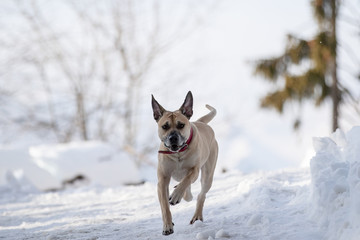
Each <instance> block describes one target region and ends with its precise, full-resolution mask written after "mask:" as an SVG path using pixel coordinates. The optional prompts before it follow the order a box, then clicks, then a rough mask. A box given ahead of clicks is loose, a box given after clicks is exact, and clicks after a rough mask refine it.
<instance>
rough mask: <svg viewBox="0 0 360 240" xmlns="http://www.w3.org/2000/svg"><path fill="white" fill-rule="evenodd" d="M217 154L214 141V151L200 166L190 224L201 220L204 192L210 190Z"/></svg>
mask: <svg viewBox="0 0 360 240" xmlns="http://www.w3.org/2000/svg"><path fill="white" fill-rule="evenodd" d="M217 154H218V148H217V143H216V147H215V148H214V151H213V152H212V153H211V154H210V157H209V159H208V161H207V162H206V163H205V164H204V166H203V167H202V168H201V191H200V193H199V195H198V198H197V203H196V210H195V213H194V216H193V218H192V219H191V221H190V224H193V223H194V222H195V221H196V220H201V221H203V208H204V202H205V198H206V193H207V192H208V191H209V190H210V188H211V185H212V182H213V177H214V172H215V166H216V161H217Z"/></svg>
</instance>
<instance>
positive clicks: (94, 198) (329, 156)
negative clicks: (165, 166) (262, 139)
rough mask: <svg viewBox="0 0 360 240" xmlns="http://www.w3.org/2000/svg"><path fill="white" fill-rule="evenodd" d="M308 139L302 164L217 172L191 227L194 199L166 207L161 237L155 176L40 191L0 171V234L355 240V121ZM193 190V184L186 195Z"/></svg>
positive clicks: (359, 190)
mask: <svg viewBox="0 0 360 240" xmlns="http://www.w3.org/2000/svg"><path fill="white" fill-rule="evenodd" d="M313 142H314V149H315V151H316V155H315V156H314V157H313V158H312V159H311V161H310V167H308V168H301V169H293V170H289V169H287V170H280V171H275V172H274V171H273V172H256V173H251V174H246V175H244V174H242V173H241V172H239V171H236V170H234V171H229V172H227V173H223V174H218V175H216V177H215V179H214V184H213V187H212V189H211V190H210V192H209V194H208V197H207V200H206V202H205V208H204V222H196V223H195V224H194V225H190V224H189V221H190V218H191V216H192V214H193V211H194V209H195V204H196V202H195V200H193V201H192V202H189V203H188V202H185V201H182V202H181V203H180V204H179V205H176V206H173V207H171V210H172V213H173V221H174V223H175V227H174V230H175V232H174V234H172V235H171V236H168V237H165V236H162V222H161V216H160V207H159V204H158V200H157V195H156V182H154V181H148V182H146V183H145V184H143V185H138V186H125V185H123V186H114V185H113V186H109V185H108V186H106V184H105V185H101V184H100V183H98V182H97V183H96V184H91V183H90V184H88V185H85V186H80V187H74V188H67V189H65V190H62V191H56V192H42V191H39V190H37V188H36V187H35V186H34V184H33V183H31V181H30V180H29V179H26V177H25V176H26V172H21V170H20V169H18V170H17V171H7V172H6V174H5V175H4V176H3V177H4V178H5V180H4V182H3V183H2V185H1V187H0V196H1V198H0V239H215V238H216V239H274V240H275V239H299V240H300V239H301V240H303V239H347V240H348V239H350V240H351V239H354V240H355V239H359V236H360V202H359V201H360V127H354V128H353V129H351V130H350V131H349V132H348V133H346V134H345V133H343V132H341V131H337V132H336V133H334V134H333V135H332V136H331V137H325V138H314V140H313ZM94 147H99V146H98V145H96V144H95V145H94ZM36 149H37V151H35V152H37V153H39V152H49V151H48V150H46V151H45V150H44V149H42V148H36ZM52 149H57V150H59V147H53V148H52ZM60 149H61V147H60ZM41 150H42V151H41ZM67 150H68V149H67ZM30 152H32V151H30ZM55 152H56V151H55ZM67 152H68V151H67ZM74 152H79V151H74ZM80 152H81V151H80ZM96 152H97V151H94V152H93V155H94V154H95V153H96ZM57 153H58V152H57ZM32 154H34V152H33V153H32ZM8 155H9V156H12V157H14V156H15V155H16V154H14V153H13V154H12V155H11V154H8ZM30 155H31V154H30ZM35 155H36V154H35ZM40 155H41V154H38V155H36V156H38V157H39V156H40ZM65 155H66V154H65ZM65 155H64V154H63V155H58V157H59V159H61V158H63V157H64V156H65ZM95 155H96V154H95ZM42 156H43V155H42ZM67 156H68V158H71V157H70V156H71V155H67ZM75 156H76V155H75ZM2 157H5V155H4V154H3V155H2ZM43 157H44V156H43ZM48 157H49V156H48ZM52 157H53V158H54V157H55V155H53V156H52ZM54 159H55V158H54ZM54 159H53V163H55V162H56V163H57V164H58V165H52V166H57V167H58V168H59V169H60V168H61V169H66V168H65V167H61V164H60V162H59V161H55V160H54ZM73 161H75V162H76V159H74V160H73ZM269 161H270V160H269ZM64 162H65V163H66V164H68V162H67V161H64ZM38 163H39V162H38ZM4 167H5V165H4V162H2V166H1V169H2V170H3V169H4ZM110 167H112V166H110ZM43 169H44V168H43ZM52 169H53V170H54V169H56V168H52ZM119 171H122V169H119ZM55 172H56V171H55ZM149 173H150V174H151V173H153V174H154V175H155V174H156V173H155V169H153V170H151V171H149ZM175 184H176V183H175V182H172V183H171V186H170V187H173V186H174V185H175ZM199 190H200V186H199V183H195V186H194V187H193V193H194V194H197V193H198V192H199Z"/></svg>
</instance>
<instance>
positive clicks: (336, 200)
mask: <svg viewBox="0 0 360 240" xmlns="http://www.w3.org/2000/svg"><path fill="white" fill-rule="evenodd" d="M314 148H315V149H316V155H315V156H314V157H313V158H312V159H311V175H312V197H313V203H314V206H313V209H312V211H313V218H314V219H315V220H316V221H317V222H319V223H320V226H321V227H322V228H324V229H326V230H327V232H326V235H325V236H326V239H359V236H360V127H354V128H352V129H351V130H350V131H349V132H348V133H347V134H346V135H345V134H344V133H343V132H342V131H340V130H337V131H336V132H335V133H334V134H333V135H332V136H331V137H328V138H314Z"/></svg>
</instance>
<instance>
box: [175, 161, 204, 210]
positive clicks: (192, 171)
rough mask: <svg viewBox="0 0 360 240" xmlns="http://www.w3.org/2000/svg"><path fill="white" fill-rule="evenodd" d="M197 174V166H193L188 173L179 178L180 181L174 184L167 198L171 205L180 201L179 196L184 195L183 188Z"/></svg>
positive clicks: (196, 176) (185, 187) (192, 180)
mask: <svg viewBox="0 0 360 240" xmlns="http://www.w3.org/2000/svg"><path fill="white" fill-rule="evenodd" d="M198 176H199V168H198V167H193V168H191V169H190V170H189V171H188V174H187V175H186V176H185V177H184V178H183V179H182V180H181V182H180V183H179V184H178V185H177V186H176V188H175V189H174V191H173V193H172V194H171V196H170V198H169V203H170V204H171V205H176V204H178V203H180V201H181V198H182V197H183V196H184V193H185V190H186V189H187V188H188V187H189V186H190V185H191V183H193V182H194V181H195V180H196V179H197V178H198Z"/></svg>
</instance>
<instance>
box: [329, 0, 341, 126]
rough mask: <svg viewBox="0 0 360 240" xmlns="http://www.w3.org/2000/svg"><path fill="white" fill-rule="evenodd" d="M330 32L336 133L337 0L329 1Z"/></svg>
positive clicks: (333, 117) (337, 105) (332, 95)
mask: <svg viewBox="0 0 360 240" xmlns="http://www.w3.org/2000/svg"><path fill="white" fill-rule="evenodd" d="M331 11H332V13H331V28H332V29H331V30H332V33H331V34H332V37H331V38H332V39H331V40H332V44H333V46H332V48H333V49H332V51H333V52H332V59H331V78H332V86H331V99H332V103H333V108H332V131H336V129H337V128H339V123H338V119H339V105H340V100H341V97H340V91H339V83H338V76H337V61H336V60H337V34H336V19H337V12H338V4H337V0H331Z"/></svg>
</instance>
